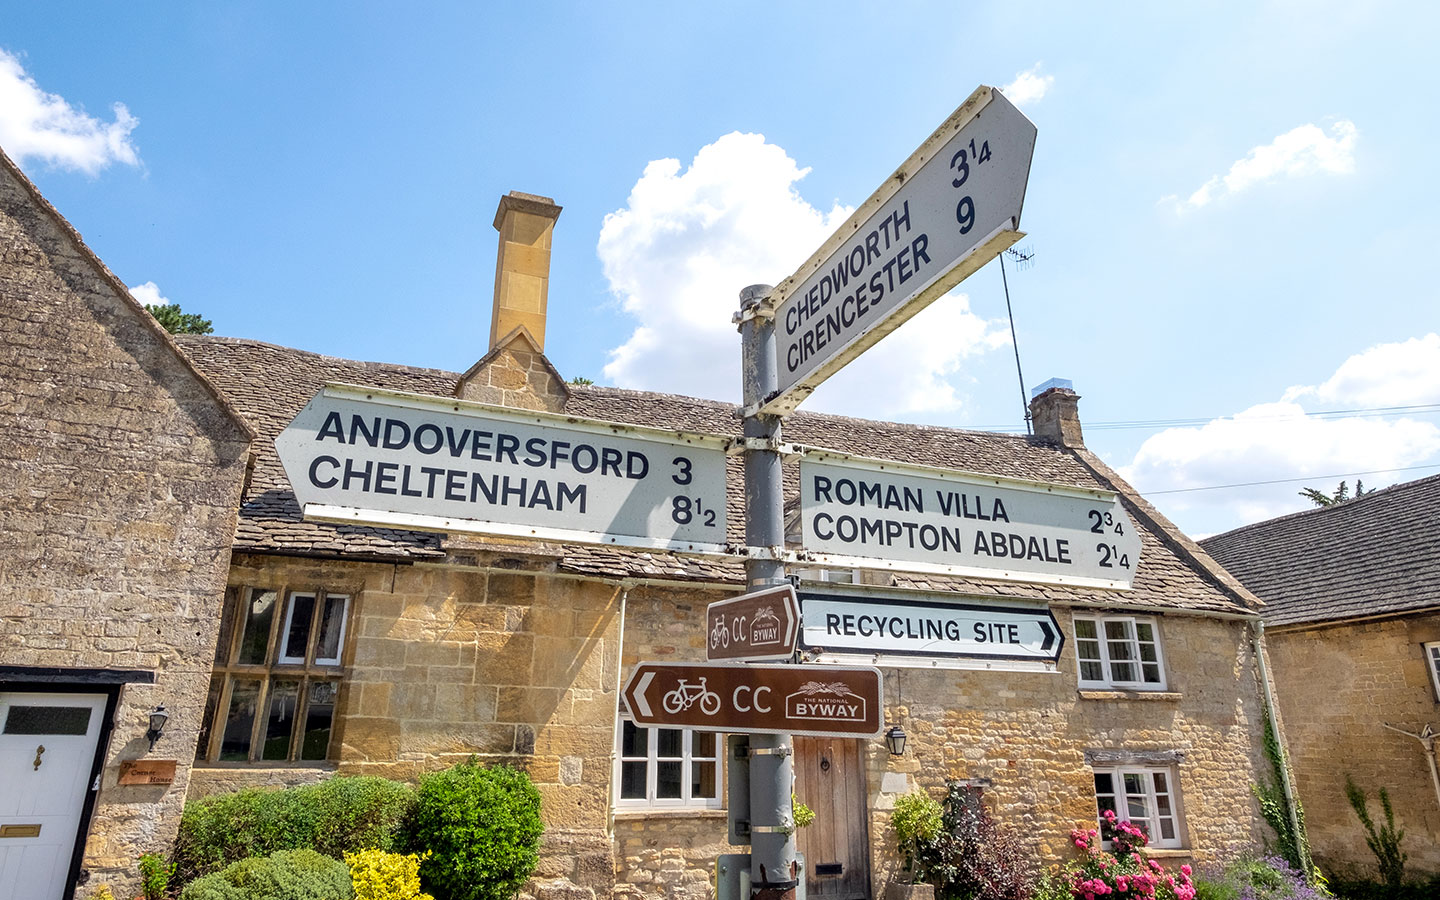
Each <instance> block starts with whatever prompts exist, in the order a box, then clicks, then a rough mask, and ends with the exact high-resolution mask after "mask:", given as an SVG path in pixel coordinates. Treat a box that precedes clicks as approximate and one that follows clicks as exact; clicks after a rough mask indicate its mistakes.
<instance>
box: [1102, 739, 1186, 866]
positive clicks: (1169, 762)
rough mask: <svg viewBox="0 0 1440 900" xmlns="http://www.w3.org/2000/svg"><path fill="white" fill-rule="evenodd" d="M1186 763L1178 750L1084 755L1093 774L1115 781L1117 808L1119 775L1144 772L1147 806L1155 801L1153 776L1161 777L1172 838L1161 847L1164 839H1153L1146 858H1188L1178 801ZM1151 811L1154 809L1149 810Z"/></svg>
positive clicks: (1180, 801)
mask: <svg viewBox="0 0 1440 900" xmlns="http://www.w3.org/2000/svg"><path fill="white" fill-rule="evenodd" d="M1184 761H1185V753H1184V751H1181V750H1113V749H1092V750H1086V751H1085V765H1086V766H1088V767H1089V768H1090V769H1091V771H1092V773H1095V774H1100V773H1109V774H1111V775H1112V776H1114V778H1115V786H1116V799H1117V806H1118V805H1120V797H1121V796H1123V795H1122V794H1121V793H1120V792H1121V791H1122V790H1123V782H1122V780H1121V777H1120V776H1121V773H1122V772H1137V771H1138V772H1143V773H1145V774H1146V775H1147V776H1148V778H1147V781H1148V782H1149V785H1148V790H1147V798H1146V803H1147V805H1149V804H1150V803H1151V801H1153V799H1154V796H1153V795H1154V781H1153V776H1154V774H1155V773H1157V772H1159V773H1163V774H1164V775H1165V777H1166V783H1167V786H1168V788H1169V791H1168V794H1169V797H1170V803H1171V809H1172V813H1173V815H1174V820H1175V838H1174V839H1173V840H1169V841H1163V843H1157V841H1162V840H1163V839H1161V838H1158V837H1152V839H1151V843H1150V844H1149V845H1148V846H1147V847H1146V854H1147V855H1149V856H1155V857H1162V856H1176V857H1180V856H1189V855H1190V851H1189V849H1188V842H1187V840H1186V835H1187V832H1186V829H1185V804H1184V801H1183V799H1182V797H1181V790H1180V773H1179V767H1180V764H1181V763H1183V762H1184ZM1152 809H1153V807H1152ZM1095 816H1096V823H1097V827H1098V823H1099V821H1100V808H1099V802H1098V797H1097V802H1096V808H1095ZM1104 846H1105V848H1106V849H1109V848H1110V842H1109V841H1105V842H1104Z"/></svg>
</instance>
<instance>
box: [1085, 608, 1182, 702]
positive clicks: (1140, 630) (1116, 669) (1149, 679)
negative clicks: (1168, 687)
mask: <svg viewBox="0 0 1440 900" xmlns="http://www.w3.org/2000/svg"><path fill="white" fill-rule="evenodd" d="M1075 658H1076V660H1077V661H1078V662H1079V664H1080V686H1081V687H1100V688H1111V687H1116V688H1129V689H1132V690H1145V691H1163V690H1165V666H1164V660H1163V659H1162V658H1161V656H1160V636H1159V632H1158V631H1157V629H1156V627H1155V621H1154V620H1153V619H1137V618H1134V617H1130V616H1076V617H1075Z"/></svg>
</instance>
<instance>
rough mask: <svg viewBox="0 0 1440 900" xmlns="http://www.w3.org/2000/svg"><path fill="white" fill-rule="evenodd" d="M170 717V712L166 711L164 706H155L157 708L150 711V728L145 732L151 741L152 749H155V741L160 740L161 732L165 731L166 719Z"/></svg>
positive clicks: (146, 737)
mask: <svg viewBox="0 0 1440 900" xmlns="http://www.w3.org/2000/svg"><path fill="white" fill-rule="evenodd" d="M168 718H170V714H169V713H167V712H166V711H165V707H163V706H157V707H155V710H154V711H153V712H151V713H150V730H149V731H146V732H145V739H146V740H148V741H149V742H150V749H151V750H154V749H155V742H156V741H158V740H160V735H161V733H162V732H164V731H165V720H166V719H168Z"/></svg>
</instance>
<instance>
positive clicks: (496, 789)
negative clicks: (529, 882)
mask: <svg viewBox="0 0 1440 900" xmlns="http://www.w3.org/2000/svg"><path fill="white" fill-rule="evenodd" d="M542 830H543V827H542V825H541V823H540V792H539V791H537V790H535V785H533V784H531V783H530V776H528V775H526V774H525V773H524V772H521V771H519V770H518V769H512V768H510V767H508V766H496V767H494V768H489V769H482V768H481V767H479V766H477V765H475V762H474V758H473V757H472V758H471V761H470V762H467V763H461V764H460V765H458V766H454V767H452V768H449V769H446V770H445V771H443V772H437V773H435V774H433V775H427V776H425V778H424V779H422V780H421V782H420V790H419V791H418V792H417V794H416V797H415V808H414V811H413V812H412V813H411V817H410V821H409V825H408V831H409V841H410V847H411V848H412V849H415V850H420V851H425V850H428V851H430V856H429V857H428V858H426V859H425V860H423V861H422V862H421V863H420V877H421V879H422V880H423V881H424V884H425V887H426V888H427V889H429V890H430V891H432V892H433V893H435V894H437V895H438V896H440V897H444V898H448V900H508V898H510V897H513V896H514V895H515V893H516V892H517V891H519V889H520V886H521V885H522V884H524V883H525V880H526V879H527V878H529V877H530V873H531V872H533V871H535V865H536V863H538V862H539V860H540V854H539V848H540V833H541V831H542Z"/></svg>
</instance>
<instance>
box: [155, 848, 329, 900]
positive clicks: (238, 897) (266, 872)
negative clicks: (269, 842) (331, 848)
mask: <svg viewBox="0 0 1440 900" xmlns="http://www.w3.org/2000/svg"><path fill="white" fill-rule="evenodd" d="M354 896H355V892H354V891H353V890H352V889H351V887H350V869H349V868H348V867H346V865H345V864H344V863H342V862H340V861H339V860H334V859H331V858H330V857H328V856H324V855H322V854H319V853H316V852H315V851H314V850H280V851H277V852H275V853H272V854H270V855H269V856H253V857H251V858H249V859H242V860H240V861H239V862H235V863H231V864H230V865H228V866H226V867H225V868H224V869H222V870H221V871H219V872H215V873H212V874H210V875H206V876H205V877H204V878H201V879H199V880H197V881H193V882H191V883H190V884H188V885H186V886H185V890H183V891H181V892H180V900H351V898H353V897H354Z"/></svg>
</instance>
